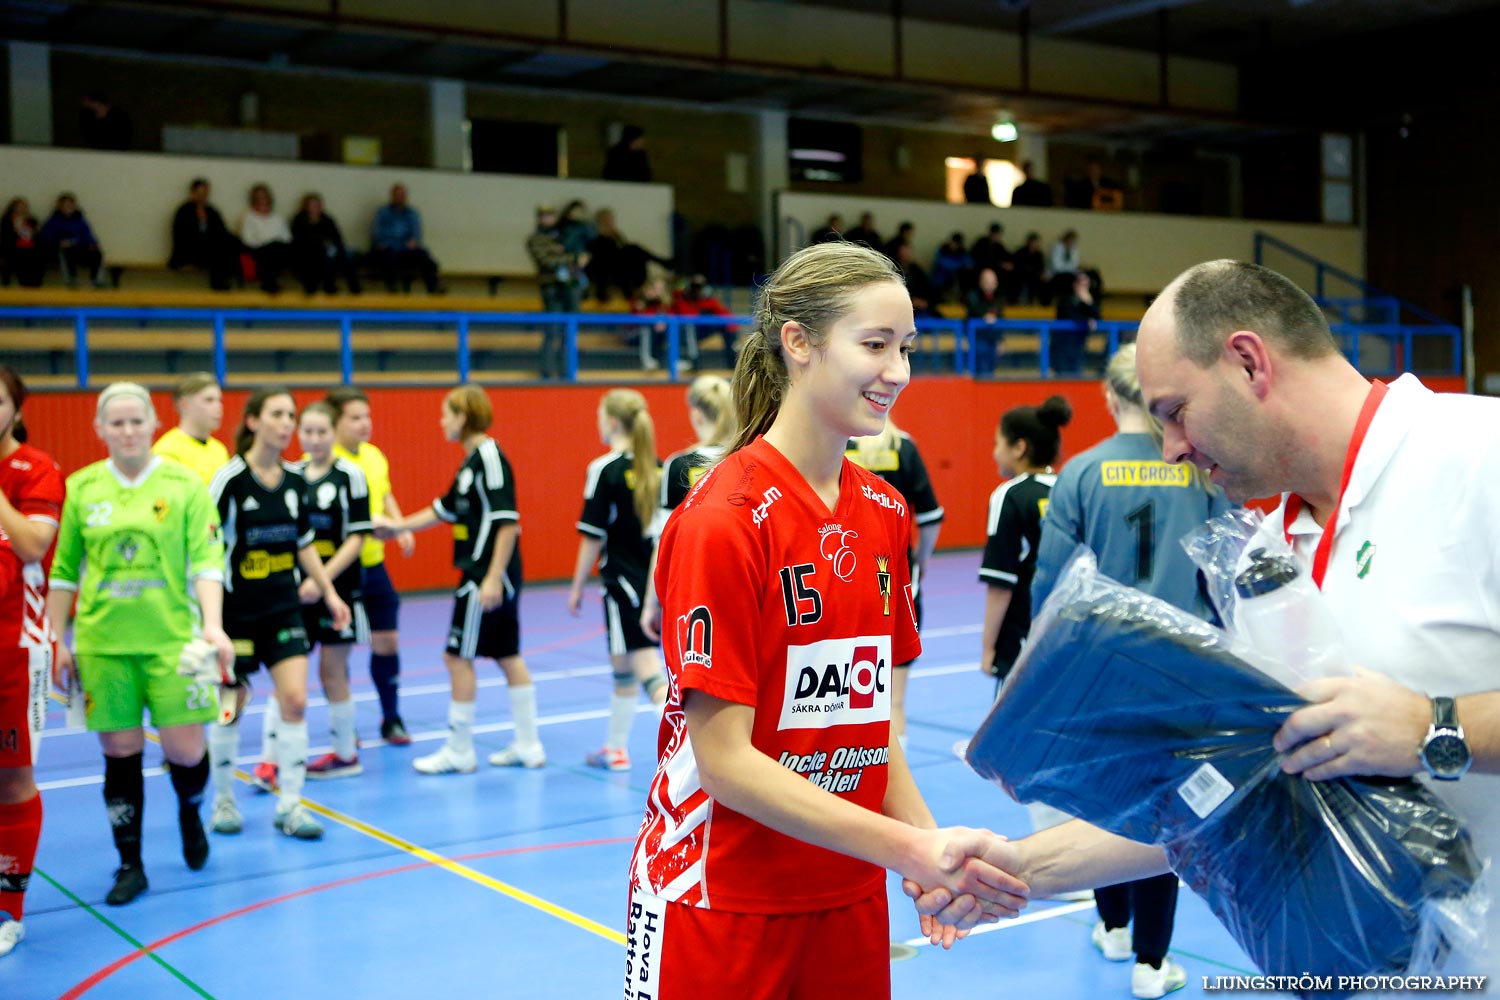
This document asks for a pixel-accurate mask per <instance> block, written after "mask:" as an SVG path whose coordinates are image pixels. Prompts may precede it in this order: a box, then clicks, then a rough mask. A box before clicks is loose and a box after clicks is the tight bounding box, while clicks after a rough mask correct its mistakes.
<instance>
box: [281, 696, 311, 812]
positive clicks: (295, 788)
mask: <svg viewBox="0 0 1500 1000" xmlns="http://www.w3.org/2000/svg"><path fill="white" fill-rule="evenodd" d="M276 756H277V757H278V758H279V759H278V760H277V761H276V766H277V768H278V772H277V775H276V782H277V785H278V789H279V792H278V795H277V798H276V808H277V810H278V811H279V812H285V811H286V810H288V809H290V808H291V807H292V806H294V805H296V804H297V803H298V802H301V801H302V783H303V782H304V781H306V780H307V720H306V719H303V720H302V721H301V722H285V721H283V722H282V723H281V725H280V726H279V727H278V728H277V731H276Z"/></svg>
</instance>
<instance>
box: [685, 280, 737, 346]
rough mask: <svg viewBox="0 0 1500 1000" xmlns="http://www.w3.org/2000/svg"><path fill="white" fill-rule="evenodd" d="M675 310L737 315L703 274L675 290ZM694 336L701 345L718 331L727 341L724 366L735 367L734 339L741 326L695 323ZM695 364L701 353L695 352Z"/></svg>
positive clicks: (696, 313) (705, 314)
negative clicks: (719, 298)
mask: <svg viewBox="0 0 1500 1000" xmlns="http://www.w3.org/2000/svg"><path fill="white" fill-rule="evenodd" d="M672 313H673V315H676V316H733V315H734V313H732V312H730V311H729V308H728V307H727V306H725V305H724V303H722V302H720V301H719V300H718V298H716V297H715V296H714V293H713V289H711V288H709V287H708V279H707V278H705V277H704V276H703V275H701V274H695V275H693V276H692V277H691V278H690V279H688V283H687V287H686V288H680V289H678V290H677V291H676V292H674V293H673V294H672ZM692 329H693V334H694V336H693V338H692V340H693V341H695V342H696V345H697V346H698V347H699V348H700V349H701V345H702V343H703V341H704V340H705V339H707V338H708V337H711V336H714V335H718V336H719V338H720V339H721V340H722V341H723V344H724V367H725V368H729V369H733V368H734V361H735V356H734V341H735V336H736V334H738V333H739V327H738V326H734V325H726V326H717V325H715V326H695V327H693V328H692ZM693 361H694V365H695V367H696V363H697V361H698V357H697V353H696V352H694V357H693Z"/></svg>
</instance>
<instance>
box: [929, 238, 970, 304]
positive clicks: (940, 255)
mask: <svg viewBox="0 0 1500 1000" xmlns="http://www.w3.org/2000/svg"><path fill="white" fill-rule="evenodd" d="M973 270H974V258H973V257H972V256H970V254H969V251H968V250H966V249H965V248H964V234H963V233H954V234H953V235H952V236H950V237H948V242H946V243H944V244H943V245H942V246H940V247H938V248H937V253H935V254H933V257H932V274H931V280H932V290H933V292H934V293H935V294H936V296H937V299H938V300H939V301H942V300H944V299H946V298H948V292H949V291H950V290H957V292H958V294H959V296H960V297H962V296H964V295H966V294H968V291H969V284H970V278H971V276H972V273H973Z"/></svg>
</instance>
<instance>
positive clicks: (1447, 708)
mask: <svg viewBox="0 0 1500 1000" xmlns="http://www.w3.org/2000/svg"><path fill="white" fill-rule="evenodd" d="M1432 725H1433V728H1435V729H1457V728H1458V705H1457V703H1455V702H1454V700H1453V699H1452V698H1441V697H1439V698H1434V699H1432Z"/></svg>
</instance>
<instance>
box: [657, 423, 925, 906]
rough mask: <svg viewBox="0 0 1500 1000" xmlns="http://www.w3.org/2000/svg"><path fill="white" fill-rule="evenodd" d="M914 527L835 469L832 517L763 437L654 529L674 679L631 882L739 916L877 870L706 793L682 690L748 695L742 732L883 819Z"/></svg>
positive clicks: (902, 512)
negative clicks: (747, 722) (748, 730)
mask: <svg viewBox="0 0 1500 1000" xmlns="http://www.w3.org/2000/svg"><path fill="white" fill-rule="evenodd" d="M910 536H911V520H910V516H909V513H908V511H907V510H906V505H905V504H904V503H903V502H902V500H901V497H900V495H899V494H897V493H896V492H895V491H894V490H892V489H891V488H890V487H889V486H887V485H886V484H885V483H884V482H883V481H882V480H881V479H879V478H878V477H877V476H875V475H874V474H872V473H869V472H866V471H865V470H863V469H861V468H859V467H858V466H856V465H854V464H852V463H850V462H848V461H845V462H844V465H843V471H842V473H841V474H840V483H839V501H838V509H837V510H835V511H833V512H832V513H830V512H829V510H828V508H827V507H826V506H825V505H824V503H823V501H822V500H821V499H820V498H819V497H818V495H817V494H816V493H815V492H814V491H813V489H812V487H811V486H809V485H808V483H807V481H806V480H805V479H803V478H802V476H801V474H800V473H798V472H797V470H796V469H794V468H793V467H792V465H791V463H789V462H788V461H787V460H786V459H785V458H784V457H782V455H781V454H780V453H779V452H778V451H777V450H776V449H775V448H773V447H771V445H769V444H767V443H766V441H765V439H764V438H760V439H757V440H756V441H755V442H754V443H752V444H750V445H749V446H748V447H745V448H742V449H741V450H739V451H738V452H735V453H734V454H732V455H730V456H728V457H727V458H725V459H724V460H723V461H722V462H720V463H719V464H718V465H717V466H716V467H714V468H713V469H712V470H711V471H710V472H709V473H708V474H707V475H705V476H704V477H703V478H702V479H700V480H699V481H698V484H697V486H696V487H694V489H693V492H692V493H690V494H689V495H688V498H687V500H685V501H684V502H683V504H682V506H680V507H679V508H678V509H677V511H676V512H675V513H673V515H672V517H671V519H670V520H669V521H668V522H667V527H666V530H665V532H664V533H663V535H662V539H661V551H660V556H659V560H658V568H657V578H656V584H657V591H658V593H660V594H661V595H662V621H663V629H662V632H663V635H662V649H663V652H664V653H665V655H666V660H667V667H668V673H669V675H670V678H671V693H670V696H669V697H668V699H667V704H666V707H665V711H664V714H663V716H662V725H661V731H660V736H659V738H658V760H659V763H658V765H657V771H656V777H655V778H654V779H653V780H652V783H651V792H650V795H649V797H648V799H647V802H646V816H645V820H644V821H643V823H642V825H641V833H640V836H639V838H638V839H637V841H636V847H635V855H634V858H633V859H632V863H631V886H632V888H633V889H641V890H643V891H645V892H649V893H652V894H654V895H657V896H660V897H662V898H663V899H667V900H671V901H675V902H680V903H686V904H690V905H693V906H701V907H710V908H717V909H724V910H734V911H739V912H745V913H798V912H804V911H808V910H818V909H826V908H829V907H836V906H843V905H846V904H849V903H852V902H854V901H855V900H858V899H863V898H865V897H867V896H869V895H870V894H871V893H872V892H873V891H875V890H877V889H879V888H880V887H882V886H883V885H884V884H885V873H884V872H883V871H881V870H880V869H879V868H878V867H877V866H875V865H872V864H869V863H868V862H865V861H859V860H856V859H854V858H851V857H848V856H846V855H842V854H837V853H835V852H833V851H829V850H826V849H824V848H821V847H814V846H812V845H811V844H807V843H804V842H802V841H799V840H795V839H793V838H791V837H787V836H785V835H783V834H780V833H777V832H776V831H774V830H771V829H770V828H768V827H766V826H763V825H761V824H760V823H758V822H756V821H754V820H752V819H749V818H748V817H746V816H744V815H742V814H740V813H737V812H735V811H734V810H732V809H730V808H728V807H726V806H723V805H720V804H718V803H716V802H714V801H713V800H712V799H710V798H709V797H708V795H707V793H705V792H704V791H703V788H702V786H701V784H700V781H699V775H698V766H697V762H696V761H695V760H694V758H693V747H692V743H691V742H690V741H689V740H688V734H687V719H686V716H685V714H684V712H683V708H682V700H683V693H684V692H685V691H686V690H688V689H694V688H695V689H697V690H700V691H703V692H705V693H706V694H710V695H713V696H714V697H716V698H722V699H724V700H726V701H732V702H737V703H740V704H744V705H752V706H754V708H755V725H754V729H753V732H752V735H751V741H752V743H753V744H754V745H755V747H756V749H758V750H760V751H761V752H762V753H764V754H765V755H766V756H768V757H770V758H771V759H772V760H775V761H777V762H778V763H780V764H781V765H782V766H784V767H786V768H788V769H789V770H791V771H793V772H795V773H797V774H799V775H801V776H803V777H805V778H806V779H807V780H809V781H813V782H815V783H817V784H818V785H819V786H820V787H822V788H825V789H827V790H828V791H830V792H833V793H834V794H837V795H839V796H842V797H843V798H846V799H849V800H850V801H853V802H857V803H858V804H860V805H862V806H864V807H865V808H866V809H871V810H874V811H877V812H878V811H879V810H880V807H881V803H882V801H883V800H884V798H885V789H886V776H887V767H888V763H889V756H890V721H891V695H890V686H891V671H892V669H893V668H894V665H895V664H897V663H905V662H907V661H909V660H912V659H914V658H915V657H916V656H917V654H918V653H919V652H920V651H921V644H920V642H919V641H918V639H917V626H916V616H915V613H914V612H913V609H912V604H911V590H910V576H909V570H908V567H907V556H906V553H907V551H908V544H909V542H910Z"/></svg>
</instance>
